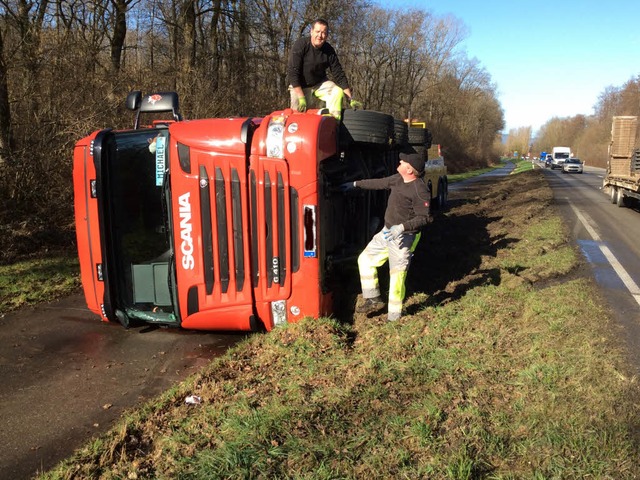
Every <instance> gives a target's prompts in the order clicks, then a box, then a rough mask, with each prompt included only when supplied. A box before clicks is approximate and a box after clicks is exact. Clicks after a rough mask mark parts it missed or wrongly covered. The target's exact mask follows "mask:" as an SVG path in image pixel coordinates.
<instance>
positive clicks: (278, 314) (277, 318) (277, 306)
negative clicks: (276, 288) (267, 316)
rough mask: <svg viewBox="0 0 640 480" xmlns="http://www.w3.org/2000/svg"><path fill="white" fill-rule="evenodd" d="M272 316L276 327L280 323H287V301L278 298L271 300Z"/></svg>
mask: <svg viewBox="0 0 640 480" xmlns="http://www.w3.org/2000/svg"><path fill="white" fill-rule="evenodd" d="M271 316H272V317H273V323H274V325H275V326H276V327H277V326H278V325H285V324H286V323H287V301H286V300H277V301H275V302H271Z"/></svg>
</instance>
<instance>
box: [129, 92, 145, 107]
mask: <svg viewBox="0 0 640 480" xmlns="http://www.w3.org/2000/svg"><path fill="white" fill-rule="evenodd" d="M141 101H142V92H141V91H140V90H134V91H133V92H130V93H129V95H127V102H126V105H127V108H128V109H129V110H134V111H135V110H138V109H139V108H140V102H141Z"/></svg>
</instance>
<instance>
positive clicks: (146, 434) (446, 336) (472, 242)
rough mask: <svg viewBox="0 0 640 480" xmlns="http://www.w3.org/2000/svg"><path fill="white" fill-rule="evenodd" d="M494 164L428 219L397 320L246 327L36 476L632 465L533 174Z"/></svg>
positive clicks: (626, 380)
mask: <svg viewBox="0 0 640 480" xmlns="http://www.w3.org/2000/svg"><path fill="white" fill-rule="evenodd" d="M492 182H493V183H487V184H474V185H475V186H474V188H476V189H477V190H476V191H475V192H465V198H464V199H458V200H456V199H455V198H452V201H451V207H450V209H449V210H448V211H447V212H446V214H445V215H442V216H439V217H438V218H437V219H436V221H435V222H434V223H433V224H432V225H430V226H429V227H430V228H429V229H428V230H427V231H426V232H425V235H424V236H423V237H425V241H424V242H421V244H420V245H419V249H418V251H417V254H416V258H415V259H414V264H413V266H412V271H411V274H410V278H409V285H408V286H409V295H408V298H407V301H406V310H407V315H406V316H405V317H403V319H402V320H401V321H400V322H397V323H386V322H384V317H383V316H382V315H381V316H373V317H366V316H364V315H360V314H356V315H353V316H351V317H350V318H348V319H341V321H339V320H337V319H320V320H309V319H307V320H304V321H302V322H300V323H298V324H292V325H288V326H286V327H284V328H278V329H276V330H274V331H273V332H270V333H269V334H266V335H255V336H253V337H251V338H249V339H248V340H247V341H245V342H244V343H242V344H241V345H239V346H237V347H236V348H234V349H233V350H231V351H229V352H228V354H227V355H225V356H224V357H222V358H218V359H216V360H215V361H213V362H212V363H211V364H210V365H209V366H208V367H206V368H205V369H203V371H202V372H200V373H199V374H197V375H195V376H193V377H191V378H189V379H188V380H187V381H185V382H184V383H182V384H180V385H177V386H176V387H175V388H173V389H171V390H170V391H168V392H166V393H165V394H164V395H162V396H161V397H159V398H157V399H155V400H154V401H153V402H150V403H148V404H146V405H144V406H143V407H142V408H140V409H138V410H132V411H130V412H129V413H128V414H127V415H126V416H125V417H124V418H123V419H122V420H121V422H120V423H119V424H118V425H117V426H116V427H115V428H114V429H112V430H111V431H110V432H109V433H108V434H106V435H104V436H102V437H100V438H97V439H95V440H94V441H92V442H90V443H89V444H87V445H86V446H85V447H84V448H82V449H81V450H79V451H78V452H77V453H76V454H75V455H74V456H73V457H71V458H69V459H68V460H66V461H65V462H63V463H62V464H60V465H59V466H58V467H57V468H55V469H54V470H52V471H49V472H46V473H44V474H42V476H41V478H47V479H62V478H64V479H72V478H73V479H75V478H92V479H93V478H101V479H112V478H153V479H156V478H158V479H174V478H184V479H186V478H194V479H196V478H198V479H199V478H234V479H235V478H246V479H249V478H265V479H266V478H269V479H271V478H296V479H305V478H309V479H311V478H313V479H335V478H341V479H342V478H344V479H351V478H353V479H360V478H381V479H382V478H385V479H386V478H412V479H413V478H437V479H440V478H442V479H476V478H490V479H516V478H518V479H520V478H531V479H547V478H548V479H551V478H612V479H613V478H615V479H627V478H629V479H631V478H637V476H638V475H640V469H639V467H638V462H637V459H638V458H639V454H640V449H639V447H638V433H637V432H638V431H639V428H638V427H639V426H640V420H639V419H640V415H639V414H640V409H639V407H638V403H637V398H638V393H639V392H638V386H637V383H636V380H635V378H634V377H633V376H631V375H630V373H629V372H630V371H631V369H630V368H629V367H628V366H627V365H626V363H625V357H624V352H623V350H622V349H621V348H620V347H619V346H618V342H617V340H616V335H615V327H614V326H613V324H612V323H611V322H610V320H609V319H608V317H607V311H606V308H605V307H604V306H603V304H602V302H601V301H600V299H599V296H598V292H597V289H596V288H595V286H594V285H593V284H592V281H591V279H590V277H589V276H585V275H583V274H582V272H583V267H584V266H583V265H582V263H581V257H580V255H579V254H578V253H577V251H576V250H575V248H574V247H573V246H572V245H571V243H570V241H569V236H568V234H567V232H566V230H565V227H564V225H563V223H562V222H561V221H560V219H559V217H558V216H557V214H555V213H554V211H553V208H551V207H550V204H551V202H552V195H551V192H550V189H549V187H548V186H547V185H546V184H545V181H544V176H543V175H542V173H541V172H539V171H528V172H525V173H522V174H518V175H511V176H509V177H506V178H504V179H500V180H496V179H493V180H492ZM534 199H535V201H532V200H534ZM191 394H196V395H198V396H200V397H201V398H202V403H200V404H199V405H188V404H186V403H185V397H186V396H187V395H191Z"/></svg>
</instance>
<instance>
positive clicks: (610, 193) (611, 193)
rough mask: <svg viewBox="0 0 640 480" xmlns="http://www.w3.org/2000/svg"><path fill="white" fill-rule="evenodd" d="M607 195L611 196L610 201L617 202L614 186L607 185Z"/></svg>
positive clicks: (616, 192) (616, 190) (616, 191)
mask: <svg viewBox="0 0 640 480" xmlns="http://www.w3.org/2000/svg"><path fill="white" fill-rule="evenodd" d="M609 196H610V198H611V203H617V201H618V189H617V188H616V187H609Z"/></svg>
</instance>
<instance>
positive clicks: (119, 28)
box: [111, 0, 128, 73]
mask: <svg viewBox="0 0 640 480" xmlns="http://www.w3.org/2000/svg"><path fill="white" fill-rule="evenodd" d="M111 4H112V5H113V10H114V11H113V15H114V18H113V37H112V39H111V68H112V70H113V72H114V73H117V72H119V71H120V62H121V60H122V50H123V49H124V42H125V40H126V37H127V7H128V2H127V0H111Z"/></svg>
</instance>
